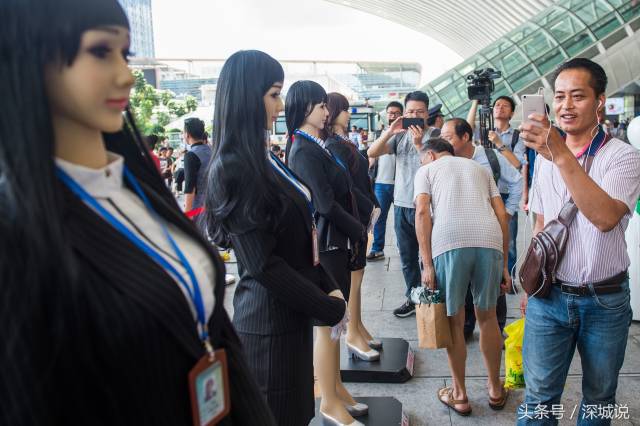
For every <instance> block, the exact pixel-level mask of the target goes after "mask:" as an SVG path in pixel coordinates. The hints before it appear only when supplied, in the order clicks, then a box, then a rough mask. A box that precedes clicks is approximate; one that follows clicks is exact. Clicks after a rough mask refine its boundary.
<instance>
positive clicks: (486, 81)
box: [467, 68, 502, 104]
mask: <svg viewBox="0 0 640 426" xmlns="http://www.w3.org/2000/svg"><path fill="white" fill-rule="evenodd" d="M500 77H502V73H501V72H500V71H496V70H494V69H493V68H485V69H478V70H475V71H473V73H472V74H469V75H468V76H467V93H468V95H469V100H470V101H473V100H478V101H479V102H484V103H487V104H488V103H489V102H490V99H491V93H493V90H494V84H493V80H495V79H496V78H500Z"/></svg>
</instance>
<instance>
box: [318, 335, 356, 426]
mask: <svg viewBox="0 0 640 426" xmlns="http://www.w3.org/2000/svg"><path fill="white" fill-rule="evenodd" d="M313 363H314V366H315V371H316V374H317V376H318V387H319V388H320V394H321V397H322V400H321V402H320V411H322V412H323V413H325V414H328V415H329V416H331V417H332V418H334V419H336V420H338V421H339V422H341V423H344V424H350V423H351V422H353V421H354V420H353V417H351V415H349V413H348V412H347V409H346V408H345V407H344V404H343V403H342V399H341V398H340V397H338V393H337V392H336V389H337V387H338V383H337V381H338V380H339V377H340V340H339V339H338V340H335V341H334V340H331V328H330V327H318V328H317V337H316V345H315V348H314V353H313ZM340 387H342V388H344V386H343V385H342V382H340ZM345 392H346V389H345ZM347 394H348V392H347ZM349 397H350V398H351V395H349ZM351 400H352V401H347V402H353V403H355V401H353V398H351Z"/></svg>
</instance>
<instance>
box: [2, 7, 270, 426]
mask: <svg viewBox="0 0 640 426" xmlns="http://www.w3.org/2000/svg"><path fill="white" fill-rule="evenodd" d="M0 15H1V16H2V17H3V18H4V19H6V22H5V23H4V24H3V25H2V27H1V28H0V51H2V52H3V59H2V62H1V64H0V92H1V93H2V94H3V96H2V97H1V98H0V104H1V105H2V107H3V110H4V111H5V112H6V113H5V115H4V116H3V119H2V120H0V218H1V219H0V235H2V238H1V239H0V291H1V292H2V295H3V302H4V304H3V306H4V308H3V309H2V310H0V340H1V341H2V342H3V348H2V350H1V351H0V376H2V377H3V380H2V382H1V383H0V398H1V399H2V401H3V403H2V409H1V410H0V424H11V425H28V424H38V425H45V426H46V425H59V424H96V425H112V424H155V425H167V426H169V425H182V426H188V425H192V424H193V419H192V415H191V413H192V411H191V403H190V397H189V386H188V383H189V382H188V376H189V372H190V371H191V370H192V369H193V368H194V366H195V365H196V363H197V362H198V361H199V360H203V359H204V357H205V355H206V354H207V353H211V352H210V351H211V349H210V348H211V346H212V347H213V348H214V349H215V350H216V351H218V350H224V351H225V352H226V359H227V371H228V376H229V383H228V388H226V389H222V388H221V387H220V385H218V386H217V387H216V389H215V390H216V391H224V392H226V393H228V394H230V397H231V401H232V404H231V411H230V413H229V414H228V415H227V416H226V418H223V419H222V420H221V422H220V424H231V423H233V424H243V425H253V424H268V425H275V421H274V419H273V416H272V414H271V413H270V411H269V409H268V407H267V405H266V403H265V402H264V400H263V399H262V397H261V395H260V393H259V390H258V387H257V385H256V384H255V381H254V379H253V378H252V377H251V376H250V375H249V374H248V373H247V370H248V367H247V365H246V362H245V360H244V357H243V355H242V351H241V348H240V344H239V342H238V339H237V337H236V336H235V334H234V331H233V328H232V326H231V324H230V321H229V318H228V317H227V314H226V312H225V311H224V307H223V299H224V265H223V264H222V262H221V261H220V259H219V257H218V256H217V253H216V252H215V250H214V249H213V248H212V247H211V246H210V244H209V243H208V242H207V241H205V240H204V239H203V238H201V237H200V235H199V233H198V231H197V230H196V229H195V228H194V227H193V225H192V224H191V222H190V221H189V220H188V219H187V218H186V217H185V216H184V215H183V214H182V213H181V212H180V210H179V208H178V206H177V204H176V202H175V200H174V199H173V196H172V195H171V193H170V192H169V191H168V189H167V188H166V187H165V186H164V184H163V182H162V179H161V177H160V175H159V173H158V170H157V169H156V167H155V165H154V163H153V160H152V158H151V157H150V155H149V149H148V148H147V147H146V146H145V145H144V144H143V142H142V141H141V138H140V135H139V134H138V132H137V130H136V127H135V123H133V120H132V118H131V113H130V112H129V111H126V116H127V123H126V125H124V122H123V110H125V108H126V105H127V102H128V98H129V91H130V89H131V87H132V86H133V83H134V79H133V76H132V74H131V72H130V70H129V68H128V65H127V55H128V48H129V24H128V20H127V18H126V16H125V14H124V11H123V10H122V8H121V6H120V5H119V4H118V2H117V1H116V0H55V1H54V0H5V1H3V2H2V3H0ZM18 141H19V142H18ZM120 225H121V227H118V226H120ZM171 243H173V244H171ZM183 286H184V287H183ZM187 289H188V290H189V291H187ZM196 294H197V295H198V296H197V297H196V296H195V295H196ZM69 371H74V372H75V374H69ZM69 401H73V404H69ZM98 412H99V413H100V414H99V415H98V416H96V413H98Z"/></svg>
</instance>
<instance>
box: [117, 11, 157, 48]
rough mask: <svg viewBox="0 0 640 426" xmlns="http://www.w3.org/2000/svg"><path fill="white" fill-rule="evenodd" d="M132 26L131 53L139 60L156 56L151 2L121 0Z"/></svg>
mask: <svg viewBox="0 0 640 426" xmlns="http://www.w3.org/2000/svg"><path fill="white" fill-rule="evenodd" d="M119 1H120V4H121V5H122V7H123V8H124V10H125V12H126V14H127V17H128V18H129V25H130V26H131V51H132V52H133V56H136V57H139V58H154V57H155V56H156V53H155V47H154V40H153V14H152V10H151V0H119Z"/></svg>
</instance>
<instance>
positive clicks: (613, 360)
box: [517, 58, 640, 425]
mask: <svg viewBox="0 0 640 426" xmlns="http://www.w3.org/2000/svg"><path fill="white" fill-rule="evenodd" d="M553 86H554V102H553V108H554V110H555V115H556V117H557V119H558V125H559V126H560V128H561V129H562V130H563V131H564V132H565V133H566V140H565V139H564V138H563V137H562V135H561V134H560V132H559V131H558V130H557V129H555V128H553V127H551V123H549V120H548V119H547V118H546V116H545V115H541V114H531V115H529V116H528V117H526V118H525V120H526V121H525V122H524V123H523V124H522V125H521V126H520V130H521V135H522V138H523V139H524V140H525V144H526V146H527V147H529V148H531V149H533V150H535V151H536V152H537V153H538V154H539V155H538V156H537V158H536V162H535V169H536V170H535V179H534V182H533V187H532V188H531V191H532V194H531V211H532V212H534V213H535V214H536V215H537V216H536V223H535V228H534V234H537V233H538V232H540V231H541V230H542V229H543V228H544V226H545V225H546V224H548V223H549V222H550V221H551V220H553V219H555V218H557V217H558V215H559V213H560V210H561V209H562V208H563V206H564V205H565V204H566V203H567V201H568V200H569V199H570V198H571V199H572V200H573V202H574V203H575V205H576V206H577V208H578V213H577V215H576V217H575V219H574V220H573V221H572V222H571V224H570V225H569V237H568V240H567V244H566V247H565V253H564V256H563V257H562V259H561V260H560V262H559V264H558V268H557V271H556V275H555V277H554V278H555V279H554V282H553V285H552V287H551V290H550V292H549V295H548V296H547V297H546V298H538V297H531V298H529V299H527V298H526V297H525V298H523V301H522V309H523V310H526V317H525V328H524V330H525V331H524V333H525V334H524V346H523V353H522V355H523V360H524V377H525V382H526V392H525V400H524V403H523V404H522V405H521V406H520V407H519V409H518V415H517V416H518V420H517V424H518V425H527V424H535V423H540V420H538V419H535V415H534V412H536V411H537V410H539V407H547V408H548V407H552V406H554V405H557V404H559V403H560V399H561V396H562V392H563V390H564V386H565V381H566V378H567V373H568V371H569V365H570V363H571V360H572V359H573V355H574V352H575V349H576V347H577V348H578V352H579V353H580V359H581V361H582V376H583V377H582V394H583V398H582V401H581V407H580V411H579V412H578V413H577V416H578V419H577V421H578V424H587V423H589V424H602V425H605V424H606V425H608V424H610V423H611V420H610V419H611V417H608V418H607V417H605V416H604V415H603V413H606V410H607V407H612V406H614V404H615V403H616V389H617V385H618V375H619V373H620V368H621V367H622V363H623V361H624V354H625V350H626V346H627V339H628V335H629V325H630V323H631V306H630V303H629V302H630V297H629V276H628V273H627V269H628V267H629V264H630V261H629V255H628V254H627V245H626V241H625V230H626V228H627V225H628V223H629V218H630V217H631V214H633V211H634V209H635V206H636V202H637V200H638V195H639V194H640V152H638V151H637V150H636V149H635V148H633V147H632V146H630V145H628V144H626V143H624V142H623V141H621V140H619V139H610V138H609V137H608V136H607V135H605V134H604V131H603V130H602V128H600V127H599V125H598V114H599V111H600V108H601V107H602V105H604V102H605V90H606V86H607V75H606V74H605V72H604V70H603V69H602V67H601V66H600V65H598V64H596V63H595V62H593V61H591V60H589V59H585V58H575V59H571V60H569V61H568V62H565V63H564V64H562V65H560V67H559V68H558V70H557V71H556V73H555V78H554V82H553ZM588 162H590V163H591V167H590V168H589V164H588ZM527 301H528V304H527ZM593 407H595V412H594V410H593ZM603 407H604V410H603ZM543 409H544V408H543ZM547 423H548V424H557V418H556V419H554V418H553V417H551V418H550V420H549V421H548V422H547Z"/></svg>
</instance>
